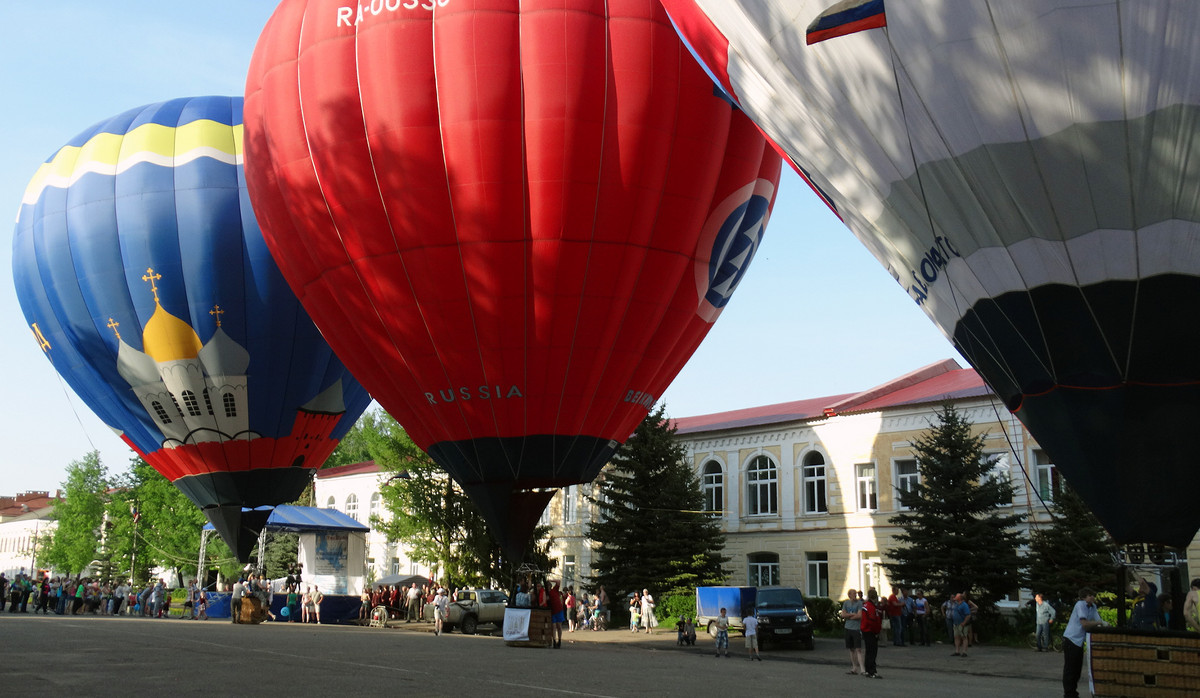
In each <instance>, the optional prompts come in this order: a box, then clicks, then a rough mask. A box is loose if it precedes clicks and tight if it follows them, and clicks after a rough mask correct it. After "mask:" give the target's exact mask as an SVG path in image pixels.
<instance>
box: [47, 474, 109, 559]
mask: <svg viewBox="0 0 1200 698" xmlns="http://www.w3.org/2000/svg"><path fill="white" fill-rule="evenodd" d="M107 490H108V473H107V471H106V470H105V468H104V464H103V463H101V462H100V452H99V451H92V452H91V453H89V454H87V455H86V456H84V457H83V458H82V459H81V460H77V461H73V462H72V463H71V464H70V465H68V466H67V479H66V480H65V481H64V482H63V483H62V493H63V499H62V500H61V501H59V502H58V503H57V504H55V506H54V519H55V520H56V521H57V522H58V525H57V527H56V528H55V529H54V531H53V533H51V534H50V535H49V536H48V537H47V538H45V539H43V540H42V541H41V545H40V547H39V549H38V552H37V560H38V564H39V565H43V566H48V567H52V568H53V569H55V570H57V571H62V572H66V573H68V574H71V575H75V574H79V573H80V572H83V571H84V570H85V569H86V568H88V566H90V565H91V564H92V562H93V561H96V560H97V558H98V557H99V555H100V553H101V546H100V540H101V537H102V534H103V526H104V507H105V504H106V502H107V495H106V492H107Z"/></svg>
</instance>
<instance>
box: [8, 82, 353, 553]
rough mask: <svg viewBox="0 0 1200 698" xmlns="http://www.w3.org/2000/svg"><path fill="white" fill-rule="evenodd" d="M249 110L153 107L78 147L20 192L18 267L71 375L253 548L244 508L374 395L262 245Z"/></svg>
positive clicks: (227, 100)
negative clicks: (252, 188)
mask: <svg viewBox="0 0 1200 698" xmlns="http://www.w3.org/2000/svg"><path fill="white" fill-rule="evenodd" d="M241 103H242V100H241V98H238V97H197V98H186V99H177V100H171V101H168V102H162V103H159V104H152V105H148V106H145V107H140V108H137V109H132V110H130V111H127V112H125V113H123V114H120V115H118V116H115V117H113V118H111V119H108V120H106V121H103V122H101V123H99V124H97V125H96V126H93V127H92V128H91V129H89V130H87V131H85V132H83V133H81V134H80V135H79V136H77V137H75V138H74V139H72V140H71V141H70V142H69V143H68V144H67V145H66V146H64V147H63V148H61V149H60V150H59V151H58V152H56V153H55V154H54V155H53V156H52V157H51V158H50V159H48V160H47V161H46V163H45V164H44V165H42V167H41V168H39V170H38V172H37V173H36V174H35V176H34V177H33V180H32V181H31V182H30V184H29V186H28V188H27V189H26V193H25V197H24V199H23V201H22V205H21V210H20V212H19V215H18V219H17V227H16V234H15V236H14V241H13V274H14V277H15V280H16V285H17V292H18V297H19V299H20V302H21V306H22V309H23V310H24V312H25V315H26V318H27V319H28V321H29V323H30V326H31V328H32V329H33V332H34V336H35V338H36V339H37V340H38V342H39V344H40V346H41V347H42V349H43V351H44V352H45V354H46V357H47V358H48V359H49V360H50V361H51V362H52V363H53V364H54V366H55V368H56V369H57V370H58V371H59V373H60V374H61V375H62V376H63V378H64V379H65V380H66V381H67V383H68V384H70V386H71V387H72V388H73V389H74V390H75V392H76V393H77V394H78V395H79V396H80V397H81V398H82V399H83V400H84V402H86V403H87V404H88V406H89V407H91V408H92V409H93V410H94V411H95V412H96V413H97V415H98V416H99V417H100V418H101V419H102V420H103V421H104V422H105V423H106V424H107V425H108V426H109V427H111V428H112V429H113V430H114V431H116V432H117V433H118V434H119V435H120V436H121V438H122V439H123V440H124V441H125V442H126V443H127V444H129V446H130V447H131V448H133V449H134V451H136V452H137V453H138V454H139V455H140V456H142V457H143V458H145V459H146V461H147V462H148V463H150V464H151V465H152V466H154V468H155V469H156V470H158V471H159V472H160V473H162V474H163V475H164V476H166V477H167V478H168V479H169V480H171V481H172V482H174V483H175V485H176V486H177V487H179V488H180V489H181V490H183V491H184V492H185V493H186V494H187V495H188V496H189V498H190V499H192V501H193V502H195V503H196V504H197V505H198V506H200V507H201V508H202V509H203V510H205V513H206V514H208V515H209V517H210V519H212V518H214V517H216V518H218V519H222V523H218V522H217V521H216V520H214V525H216V526H217V528H218V530H219V531H220V532H221V533H222V535H223V536H225V537H226V540H227V541H229V542H230V544H231V547H233V548H234V549H235V550H239V548H245V550H244V552H245V553H247V554H248V552H249V549H248V547H246V546H247V545H250V544H252V542H253V540H252V538H251V537H250V536H249V535H246V536H243V535H241V532H240V531H239V529H240V528H241V524H240V523H239V521H240V519H241V514H240V512H241V509H242V508H243V507H248V508H254V507H259V506H266V505H274V504H281V503H284V502H288V501H291V500H293V499H295V498H296V497H297V496H298V495H299V494H300V492H301V491H302V490H303V488H304V486H305V485H306V484H307V483H308V481H309V480H310V478H311V473H312V471H313V470H314V469H316V468H318V467H320V465H321V463H323V462H324V461H325V459H326V458H327V457H328V455H329V454H330V452H332V450H333V449H334V447H335V446H336V445H337V443H338V440H339V439H340V438H341V437H342V436H343V435H344V434H345V433H346V431H347V430H349V428H350V427H351V426H352V425H353V423H354V420H355V419H357V417H358V415H359V414H361V413H362V411H363V410H364V409H365V408H366V406H367V404H368V403H369V401H370V397H369V396H368V394H367V393H366V391H365V390H364V389H363V388H362V387H361V386H360V385H359V384H358V382H357V381H356V380H355V379H354V378H353V377H352V376H351V375H350V374H349V373H348V372H347V371H346V369H345V367H344V366H343V365H342V363H341V361H339V360H338V359H337V357H336V356H335V355H334V354H333V352H332V350H331V349H330V348H329V345H328V344H327V343H326V342H325V341H324V339H323V338H322V337H321V335H320V333H319V332H318V331H317V329H316V327H315V326H314V325H313V324H312V321H311V320H310V319H309V318H308V315H307V314H306V313H305V312H304V310H303V309H302V308H301V307H300V305H299V302H298V301H297V300H296V297H295V295H294V294H293V293H292V291H291V289H290V288H289V287H288V286H287V283H286V282H285V281H284V279H283V277H282V276H281V275H280V274H279V270H278V268H277V266H276V265H275V262H274V260H273V259H272V258H271V256H270V254H269V252H268V251H267V248H266V246H265V245H264V244H263V240H262V235H261V233H260V231H259V228H258V224H257V220H256V217H255V215H254V213H253V211H252V210H251V208H250V200H249V197H248V196H247V194H246V191H245V180H244V174H243V172H242V148H241V146H242V135H241V134H242V123H241ZM250 533H256V532H253V531H251V532H250ZM231 537H232V538H233V539H234V540H230V539H231ZM243 539H244V540H243ZM238 541H240V542H238ZM242 552H243V551H242V550H239V554H241V553H242Z"/></svg>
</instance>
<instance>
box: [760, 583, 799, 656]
mask: <svg viewBox="0 0 1200 698" xmlns="http://www.w3.org/2000/svg"><path fill="white" fill-rule="evenodd" d="M754 614H755V615H757V616H758V637H759V640H760V641H761V642H763V643H764V644H765V643H767V642H789V643H800V644H802V645H803V647H804V649H806V650H811V649H813V622H812V619H811V618H809V617H808V610H807V609H805V607H804V594H801V593H800V590H799V589H797V588H795V587H759V588H758V591H757V593H756V594H755V599H754Z"/></svg>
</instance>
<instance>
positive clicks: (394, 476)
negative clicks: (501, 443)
mask: <svg viewBox="0 0 1200 698" xmlns="http://www.w3.org/2000/svg"><path fill="white" fill-rule="evenodd" d="M351 432H357V433H356V434H355V436H354V439H355V441H357V442H359V443H362V444H365V446H366V453H367V454H368V455H369V456H370V458H371V459H372V460H374V461H375V463H376V464H377V465H379V467H380V469H381V470H383V471H384V472H385V473H390V474H391V478H390V479H389V480H387V481H386V482H385V483H384V484H383V486H381V487H380V494H381V495H382V499H383V505H384V507H386V508H387V510H388V512H389V513H390V514H391V516H390V517H389V518H388V519H386V520H385V519H383V518H381V517H373V518H372V519H371V527H372V528H374V529H375V530H378V531H382V532H383V533H384V534H385V535H386V536H387V539H388V541H389V542H397V541H402V542H403V543H404V545H405V546H406V547H408V548H409V549H410V550H411V553H412V557H413V559H414V560H417V561H418V562H422V563H424V564H427V565H429V566H431V567H434V568H436V569H437V570H438V577H439V578H440V581H441V582H442V583H443V584H460V585H461V584H487V583H489V582H492V581H504V582H508V581H509V580H510V579H511V578H512V572H513V570H512V569H511V568H512V566H513V565H512V564H511V563H512V561H505V560H504V559H503V556H502V554H501V550H500V547H499V546H498V545H497V544H496V543H495V541H494V540H493V538H492V537H491V535H490V533H489V532H488V529H487V524H486V522H485V521H484V518H483V516H482V515H481V514H480V513H479V511H478V509H477V508H476V507H475V504H474V503H473V502H471V500H470V498H468V497H467V495H466V493H465V492H463V490H462V488H461V487H459V486H458V484H457V483H455V482H454V480H453V479H452V478H451V477H450V476H449V475H448V474H447V473H446V472H445V471H443V470H442V469H441V468H439V467H438V465H437V464H436V463H434V461H433V459H431V458H430V457H429V456H428V455H426V454H425V452H424V451H422V450H421V449H420V448H418V447H417V445H416V444H415V443H413V441H412V439H411V438H409V436H408V434H407V433H405V431H404V429H403V427H401V426H400V424H399V423H398V422H396V420H395V419H393V418H392V417H391V416H390V415H388V414H387V413H386V412H378V413H371V412H369V413H367V414H364V415H363V417H362V418H360V419H359V421H358V423H357V424H355V426H354V428H353V429H352V430H351ZM546 531H547V529H545V528H540V529H538V530H535V531H534V536H533V537H532V538H531V540H532V541H538V540H541V539H542V538H544V537H545V534H546ZM548 549H549V542H544V543H541V544H534V543H532V542H531V544H530V547H529V548H528V549H527V551H526V561H527V562H532V563H533V564H535V565H537V566H538V567H539V568H541V569H549V565H550V562H549V556H548V554H547V551H548Z"/></svg>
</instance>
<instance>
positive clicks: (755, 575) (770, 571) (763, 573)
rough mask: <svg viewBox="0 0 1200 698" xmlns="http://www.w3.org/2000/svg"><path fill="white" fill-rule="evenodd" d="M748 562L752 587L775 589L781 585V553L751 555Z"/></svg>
mask: <svg viewBox="0 0 1200 698" xmlns="http://www.w3.org/2000/svg"><path fill="white" fill-rule="evenodd" d="M746 560H747V563H748V570H747V571H748V572H749V579H750V586H755V587H773V586H777V585H778V584H779V553H750V554H749V555H747V556H746Z"/></svg>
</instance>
